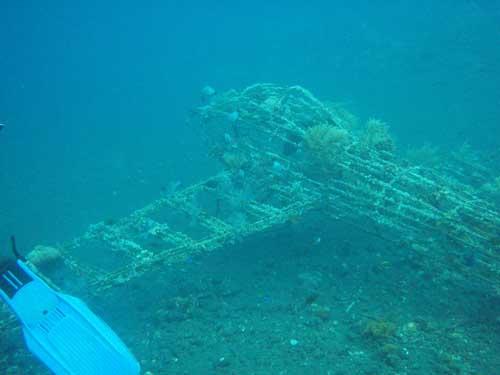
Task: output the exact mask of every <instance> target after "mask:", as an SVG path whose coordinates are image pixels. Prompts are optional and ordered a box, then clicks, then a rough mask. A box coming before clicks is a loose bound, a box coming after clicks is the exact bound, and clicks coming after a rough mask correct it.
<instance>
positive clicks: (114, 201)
mask: <svg viewBox="0 0 500 375" xmlns="http://www.w3.org/2000/svg"><path fill="white" fill-rule="evenodd" d="M499 41H500V2H498V1H495V0H478V1H473V0H440V1H435V0H421V1H409V0H386V1H367V0H364V1H361V0H355V1H352V0H351V1H310V2H307V1H303V0H302V1H294V0H287V1H284V0H283V1H281V0H277V1H262V0H255V1H228V0H221V1H198V2H196V1H180V0H179V1H144V2H137V1H126V0H125V1H120V2H103V1H93V0H89V1H77V2H71V1H56V2H40V1H14V0H3V1H1V2H0V123H3V124H5V128H4V129H3V130H2V131H1V132H0V197H1V204H0V245H2V246H1V247H6V246H7V243H8V242H7V240H8V237H9V235H10V234H16V235H17V237H18V241H19V243H20V245H21V246H22V248H24V249H29V248H31V247H32V246H34V245H36V244H40V243H44V244H45V243H46V244H54V243H58V242H63V241H65V240H68V239H71V238H72V237H74V236H76V235H78V234H80V233H82V232H83V230H84V229H85V228H86V227H87V226H88V225H89V224H91V223H94V222H97V221H100V220H105V219H113V218H117V217H120V216H122V215H125V214H127V213H129V212H131V211H132V210H134V209H136V208H139V207H142V206H143V205H145V204H146V203H148V202H150V201H151V200H153V199H155V198H157V197H158V196H159V195H160V194H161V192H162V190H163V189H165V187H168V186H169V185H170V184H172V183H176V182H177V181H179V182H181V183H182V184H183V186H187V185H189V184H191V183H193V182H195V181H198V180H200V179H201V178H203V177H207V176H210V175H212V174H214V173H215V171H217V170H218V168H219V166H218V164H217V163H216V162H215V161H213V160H212V159H210V158H208V157H207V149H206V147H205V145H204V143H203V140H202V139H201V138H200V134H199V132H198V130H197V129H195V128H193V127H192V126H190V125H189V124H187V123H186V118H187V116H188V113H189V110H190V109H191V108H193V107H194V106H196V105H198V104H199V103H200V91H201V89H202V88H203V87H204V86H205V85H211V86H213V87H214V88H215V89H216V90H218V91H220V92H222V91H225V90H228V89H231V88H235V89H242V88H244V87H246V86H248V85H250V84H253V83H257V82H272V83H277V84H282V85H292V84H299V85H302V86H304V87H306V88H307V89H309V90H311V92H313V93H314V94H315V95H316V96H317V97H318V98H320V99H321V100H323V99H325V100H327V99H328V100H333V101H336V102H342V103H344V104H345V106H346V108H348V109H349V110H350V111H352V112H353V113H355V114H356V115H357V116H359V117H360V119H362V120H363V121H364V120H366V119H367V118H369V117H377V118H381V119H383V120H384V121H386V122H387V123H388V124H389V125H390V129H391V133H392V134H393V135H394V137H395V139H396V142H397V147H398V149H400V150H405V149H406V148H408V147H412V146H415V147H416V146H419V145H422V144H424V143H427V142H428V143H431V144H433V145H436V146H438V147H441V148H443V149H456V148H458V147H460V146H461V145H462V144H463V143H468V144H470V145H471V146H472V147H473V148H474V149H475V150H477V151H478V152H481V153H484V154H488V153H491V152H494V151H495V150H498V148H499V147H500V45H499ZM267 293H268V291H265V290H264V291H262V295H263V297H262V298H263V299H265V301H266V303H268V302H267V301H271V302H269V303H272V301H273V298H276V297H275V296H273V297H268V294H267Z"/></svg>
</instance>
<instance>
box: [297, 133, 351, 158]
mask: <svg viewBox="0 0 500 375" xmlns="http://www.w3.org/2000/svg"><path fill="white" fill-rule="evenodd" d="M304 142H305V145H306V146H307V148H308V149H309V150H310V151H311V153H312V154H313V155H314V156H315V157H316V158H317V159H318V160H319V161H320V162H321V163H322V164H324V165H332V164H335V163H336V161H337V160H338V158H339V156H340V155H341V153H342V151H343V149H344V147H345V146H346V145H347V144H348V142H349V133H348V132H347V130H345V129H342V128H339V127H335V126H332V125H327V124H320V125H315V126H313V127H310V128H309V129H307V131H306V134H305V136H304Z"/></svg>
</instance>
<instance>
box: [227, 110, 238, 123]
mask: <svg viewBox="0 0 500 375" xmlns="http://www.w3.org/2000/svg"><path fill="white" fill-rule="evenodd" d="M239 117H240V114H239V113H238V111H233V112H231V113H229V114H228V115H227V119H228V120H229V121H230V122H236V120H238V118H239Z"/></svg>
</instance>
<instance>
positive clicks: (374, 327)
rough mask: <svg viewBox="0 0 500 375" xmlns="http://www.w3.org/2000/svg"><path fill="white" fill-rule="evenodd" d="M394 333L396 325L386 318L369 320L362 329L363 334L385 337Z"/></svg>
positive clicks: (375, 337) (372, 336)
mask: <svg viewBox="0 0 500 375" xmlns="http://www.w3.org/2000/svg"><path fill="white" fill-rule="evenodd" d="M395 333H396V325H395V324H394V323H391V322H388V321H386V320H370V321H369V322H368V323H366V326H365V329H364V331H363V335H364V336H368V337H371V338H374V339H385V338H388V337H391V336H393V335H394V334H395Z"/></svg>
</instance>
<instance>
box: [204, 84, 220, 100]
mask: <svg viewBox="0 0 500 375" xmlns="http://www.w3.org/2000/svg"><path fill="white" fill-rule="evenodd" d="M215 95H217V91H215V89H214V88H213V87H212V86H205V87H203V88H202V89H201V98H202V100H203V101H205V102H208V101H210V99H212V98H213V97H214V96H215Z"/></svg>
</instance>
